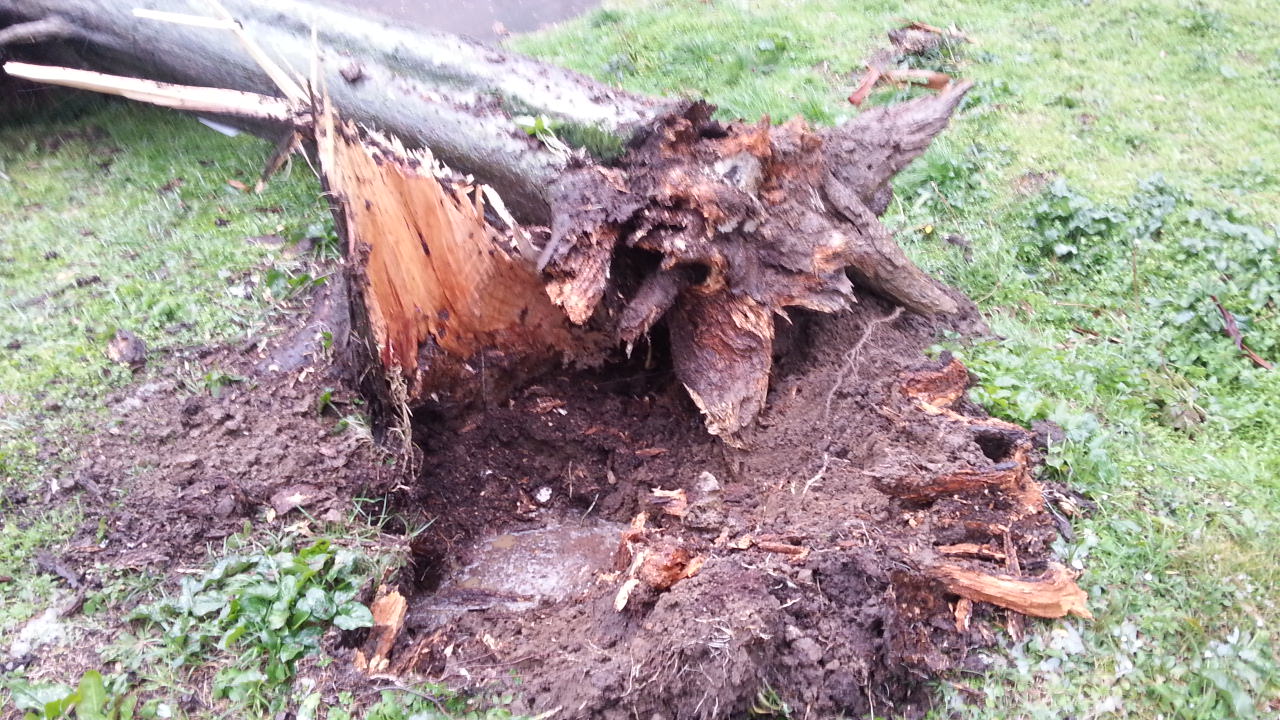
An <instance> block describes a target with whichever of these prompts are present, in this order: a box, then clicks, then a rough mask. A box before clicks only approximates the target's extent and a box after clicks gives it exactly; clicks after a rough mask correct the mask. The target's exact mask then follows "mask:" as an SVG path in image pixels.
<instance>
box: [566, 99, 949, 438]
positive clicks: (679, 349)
mask: <svg viewBox="0 0 1280 720" xmlns="http://www.w3.org/2000/svg"><path fill="white" fill-rule="evenodd" d="M969 87H970V83H959V84H956V85H953V86H950V87H948V88H947V89H945V90H944V91H943V92H942V93H940V94H938V95H936V96H929V97H923V98H919V99H916V100H912V101H910V102H906V103H902V104H900V105H896V106H893V107H890V108H881V109H877V110H873V111H870V112H867V113H865V114H864V115H862V116H859V117H858V118H856V119H855V120H853V121H852V122H850V123H848V124H846V125H845V126H843V127H840V128H834V129H831V130H828V131H825V132H815V131H814V130H812V129H810V128H809V127H808V126H807V125H806V124H805V123H804V122H803V121H800V120H798V119H797V120H792V121H789V122H787V123H785V124H783V125H780V126H776V127H775V126H771V125H770V124H769V123H768V121H767V119H766V120H765V121H762V122H760V123H758V124H742V123H734V124H729V125H723V124H721V123H719V122H717V121H715V120H713V119H711V108H710V107H709V106H707V105H704V104H694V105H691V106H690V107H689V108H688V109H687V110H686V111H685V112H683V113H681V114H678V115H672V116H668V117H666V118H664V119H663V121H662V122H661V123H660V124H659V125H658V126H657V127H656V128H654V129H653V131H652V132H651V133H649V135H648V136H647V137H645V138H644V139H643V140H642V141H641V142H639V143H638V144H637V145H636V146H635V147H634V148H633V149H632V150H631V152H630V153H629V154H628V155H627V156H626V157H625V158H624V160H623V161H622V163H621V165H620V166H619V168H617V169H606V168H600V167H590V168H586V169H583V170H581V171H578V172H576V173H571V174H569V175H566V176H565V177H564V178H562V181H561V185H560V187H559V188H558V191H557V196H556V197H557V200H556V202H555V203H554V207H555V210H556V214H555V216H554V218H553V225H552V237H551V240H550V241H549V243H548V245H547V247H546V250H545V251H544V253H543V257H542V261H543V264H544V265H545V270H546V273H547V275H548V276H549V282H548V293H549V295H550V297H551V299H552V300H553V301H554V302H555V303H556V304H557V305H559V306H560V307H562V308H563V309H564V310H565V312H566V313H567V314H568V316H569V318H570V320H572V321H573V322H574V323H580V324H582V323H588V322H594V323H597V324H602V325H605V326H607V327H610V328H612V331H613V333H614V334H615V335H616V337H617V338H618V339H619V340H620V341H621V342H623V343H626V344H627V345H630V344H632V343H634V342H636V341H637V340H638V339H640V338H641V337H642V336H644V335H645V334H646V333H648V332H649V331H650V330H651V329H652V328H653V327H654V325H655V324H656V323H658V321H659V320H661V319H663V318H665V319H666V320H667V324H668V328H669V330H670V338H671V349H672V356H673V358H674V362H675V370H676V374H677V376H678V377H679V379H680V381H681V382H682V383H683V384H684V385H685V387H686V388H687V389H688V391H689V393H690V395H691V396H692V397H693V399H694V401H695V402H696V403H697V405H698V407H699V408H700V409H701V410H702V412H703V413H704V415H705V416H706V424H707V428H708V429H709V430H710V431H711V432H712V433H713V434H717V435H722V436H732V435H733V434H735V433H736V432H737V431H739V430H740V429H741V428H743V427H744V426H745V425H746V424H747V423H749V422H751V421H752V420H753V419H754V418H755V416H756V415H757V414H758V413H759V412H760V410H761V408H762V407H763V405H764V399H765V395H766V393H767V390H768V382H769V373H770V370H771V367H772V361H773V359H772V355H773V338H774V329H773V324H774V322H775V321H776V318H777V317H782V318H784V319H785V318H786V309H787V308H792V307H800V308H806V309H809V310H816V311H820V312H826V313H834V312H839V311H841V310H844V309H847V308H848V307H849V306H850V304H852V303H855V302H857V297H858V295H859V293H863V292H871V293H876V294H879V295H882V296H884V297H886V298H889V299H891V300H893V301H894V302H896V303H898V304H900V305H902V306H904V307H906V308H907V309H909V310H911V311H913V312H916V313H920V314H923V315H939V314H941V315H947V314H954V313H957V312H959V311H960V310H961V309H962V307H963V306H964V304H965V303H966V302H967V301H964V300H961V299H957V296H956V295H955V294H954V293H951V292H949V291H948V290H947V289H945V288H944V287H942V286H940V285H939V284H938V283H937V282H936V281H934V280H933V279H932V278H930V277H929V276H928V275H927V274H925V273H924V272H923V271H921V270H920V269H919V268H918V267H917V266H916V265H915V264H914V263H912V262H911V261H910V260H909V259H908V258H907V257H906V255H905V254H904V253H903V252H902V249H901V248H900V247H899V246H898V245H897V243H896V242H894V240H893V238H892V237H891V235H890V233H889V231H888V230H887V229H886V228H885V227H884V226H883V225H882V224H881V223H880V221H879V220H878V218H877V215H878V214H879V213H881V212H883V211H884V209H885V207H886V205H887V204H888V203H887V198H888V196H889V194H890V193H891V188H890V186H889V182H890V180H891V179H892V177H893V175H894V174H896V173H897V172H898V171H899V170H901V169H902V168H903V167H905V166H906V165H907V164H908V163H909V162H910V161H911V160H912V159H914V158H915V157H917V156H919V155H920V153H922V152H923V151H924V149H925V148H926V147H927V146H928V144H929V141H930V140H932V138H933V137H934V136H935V135H937V134H938V133H939V132H941V131H942V129H943V128H944V127H945V126H946V124H947V120H948V118H950V116H951V114H952V113H953V112H954V111H955V109H956V108H957V107H958V105H959V103H960V101H961V99H962V98H963V97H964V95H965V93H966V92H967V91H968V89H969Z"/></svg>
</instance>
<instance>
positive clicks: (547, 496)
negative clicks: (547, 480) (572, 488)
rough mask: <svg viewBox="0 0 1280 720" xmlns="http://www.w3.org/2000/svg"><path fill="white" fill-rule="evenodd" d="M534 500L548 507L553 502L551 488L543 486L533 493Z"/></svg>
mask: <svg viewBox="0 0 1280 720" xmlns="http://www.w3.org/2000/svg"><path fill="white" fill-rule="evenodd" d="M533 499H534V500H537V501H538V503H539V504H540V505H546V504H547V503H549V502H551V488H549V487H547V486H545V485H543V486H542V487H540V488H538V489H537V491H536V492H534V493H533Z"/></svg>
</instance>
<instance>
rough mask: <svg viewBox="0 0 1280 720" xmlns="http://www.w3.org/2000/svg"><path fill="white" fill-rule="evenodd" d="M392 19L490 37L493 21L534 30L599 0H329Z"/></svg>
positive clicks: (518, 29) (509, 27) (517, 29)
mask: <svg viewBox="0 0 1280 720" xmlns="http://www.w3.org/2000/svg"><path fill="white" fill-rule="evenodd" d="M328 2H330V3H333V4H336V5H342V6H345V7H349V8H360V9H363V10H366V11H368V12H370V13H380V14H383V15H386V16H388V17H390V18H392V19H394V20H398V21H402V22H408V23H415V24H418V25H423V26H426V27H430V28H434V29H437V30H444V31H446V32H451V33H456V34H458V35H466V36H468V37H472V38H475V39H477V40H486V41H492V40H494V39H495V38H496V37H497V35H496V34H495V32H494V23H502V25H503V26H504V27H505V28H506V29H507V30H508V31H510V32H517V33H518V32H528V31H530V30H537V29H538V28H540V27H542V26H543V25H546V24H548V23H555V22H559V21H561V20H564V19H566V18H570V17H573V16H574V15H577V14H578V13H581V12H583V11H584V10H587V9H589V8H592V7H595V6H596V5H598V4H599V0H328Z"/></svg>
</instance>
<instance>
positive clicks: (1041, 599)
mask: <svg viewBox="0 0 1280 720" xmlns="http://www.w3.org/2000/svg"><path fill="white" fill-rule="evenodd" d="M929 573H930V575H932V576H933V577H934V578H936V579H937V580H939V581H940V582H942V584H943V585H944V586H945V587H946V588H947V591H948V592H950V593H952V594H955V595H959V596H960V597H962V598H965V599H967V600H971V601H973V602H986V603H991V604H992V605H998V606H1000V607H1003V608H1008V609H1010V610H1014V611H1017V612H1020V613H1022V614H1023V615H1032V616H1034V617H1043V618H1060V617H1063V616H1065V615H1068V614H1071V615H1075V616H1077V617H1082V618H1087V619H1092V618H1093V614H1092V613H1090V612H1089V607H1088V600H1089V596H1088V595H1087V594H1086V593H1085V591H1084V590H1083V589H1081V588H1080V586H1079V585H1077V584H1076V580H1075V576H1074V575H1073V574H1072V573H1071V571H1070V570H1068V569H1067V568H1066V567H1064V566H1063V565H1061V564H1059V563H1049V567H1048V569H1047V570H1045V572H1044V573H1043V574H1042V575H1041V576H1040V577H1038V578H1017V577H1009V576H1006V575H993V574H989V573H985V572H981V571H978V570H971V569H969V568H966V567H962V566H960V565H956V564H951V563H944V564H940V565H936V566H934V567H932V568H930V569H929Z"/></svg>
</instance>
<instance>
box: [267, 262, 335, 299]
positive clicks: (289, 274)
mask: <svg viewBox="0 0 1280 720" xmlns="http://www.w3.org/2000/svg"><path fill="white" fill-rule="evenodd" d="M263 283H264V284H265V285H266V287H267V292H269V293H271V297H273V298H275V299H276V300H288V299H290V298H292V297H295V296H297V295H298V294H299V293H302V292H305V291H306V290H309V289H311V288H316V287H320V286H321V285H323V284H324V283H325V278H324V276H320V277H315V276H313V275H311V273H308V272H305V271H298V272H293V271H290V270H287V269H284V268H278V267H273V268H271V269H270V270H267V272H266V275H265V276H263Z"/></svg>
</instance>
